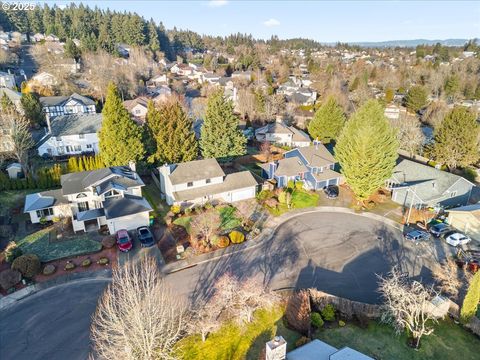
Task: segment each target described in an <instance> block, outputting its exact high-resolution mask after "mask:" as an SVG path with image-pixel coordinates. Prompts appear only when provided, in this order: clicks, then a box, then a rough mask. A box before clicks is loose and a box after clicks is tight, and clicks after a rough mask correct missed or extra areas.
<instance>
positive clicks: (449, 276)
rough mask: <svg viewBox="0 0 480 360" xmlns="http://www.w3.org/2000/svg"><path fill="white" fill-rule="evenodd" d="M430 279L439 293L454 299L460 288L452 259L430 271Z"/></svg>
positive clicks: (456, 269)
mask: <svg viewBox="0 0 480 360" xmlns="http://www.w3.org/2000/svg"><path fill="white" fill-rule="evenodd" d="M432 277H433V279H434V280H435V282H436V283H437V286H438V288H439V290H440V291H442V292H444V293H446V294H448V295H449V296H451V297H452V298H454V299H456V298H457V296H458V292H459V290H460V288H461V286H462V282H461V281H460V278H459V271H458V266H457V264H456V263H455V261H454V260H452V259H446V260H445V261H444V262H443V263H442V264H441V265H438V264H437V265H435V266H434V268H433V269H432Z"/></svg>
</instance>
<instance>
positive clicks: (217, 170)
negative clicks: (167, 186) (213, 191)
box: [169, 159, 225, 185]
mask: <svg viewBox="0 0 480 360" xmlns="http://www.w3.org/2000/svg"><path fill="white" fill-rule="evenodd" d="M220 176H225V173H224V172H223V170H222V168H221V167H220V165H219V164H218V161H217V160H216V159H203V160H194V161H188V162H184V163H180V164H177V165H175V168H174V169H173V171H172V172H171V174H170V175H169V178H170V181H171V183H172V185H177V184H184V183H187V182H192V181H199V180H205V179H211V178H215V177H220Z"/></svg>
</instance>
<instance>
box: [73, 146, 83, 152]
mask: <svg viewBox="0 0 480 360" xmlns="http://www.w3.org/2000/svg"><path fill="white" fill-rule="evenodd" d="M73 149H74V150H75V151H82V146H81V145H75V146H74V147H73Z"/></svg>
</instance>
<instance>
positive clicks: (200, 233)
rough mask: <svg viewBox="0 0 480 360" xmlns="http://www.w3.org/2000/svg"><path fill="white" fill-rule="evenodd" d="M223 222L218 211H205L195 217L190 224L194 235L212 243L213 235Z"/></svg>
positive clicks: (207, 242)
mask: <svg viewBox="0 0 480 360" xmlns="http://www.w3.org/2000/svg"><path fill="white" fill-rule="evenodd" d="M221 222H222V221H221V219H220V214H219V213H218V211H208V210H207V211H204V212H202V213H200V214H198V215H196V216H194V217H193V219H192V221H191V224H190V227H191V229H192V235H193V237H194V238H197V239H198V238H201V239H203V240H204V241H205V243H206V244H210V240H211V237H212V236H213V235H215V233H216V232H217V231H218V228H219V227H220V224H221Z"/></svg>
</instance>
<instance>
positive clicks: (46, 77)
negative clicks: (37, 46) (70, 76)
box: [31, 72, 57, 86]
mask: <svg viewBox="0 0 480 360" xmlns="http://www.w3.org/2000/svg"><path fill="white" fill-rule="evenodd" d="M31 81H32V83H34V84H38V85H40V86H54V85H56V84H57V79H56V78H55V76H53V75H52V74H50V73H47V72H41V73H40V74H37V75H35V76H33V77H32V79H31Z"/></svg>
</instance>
